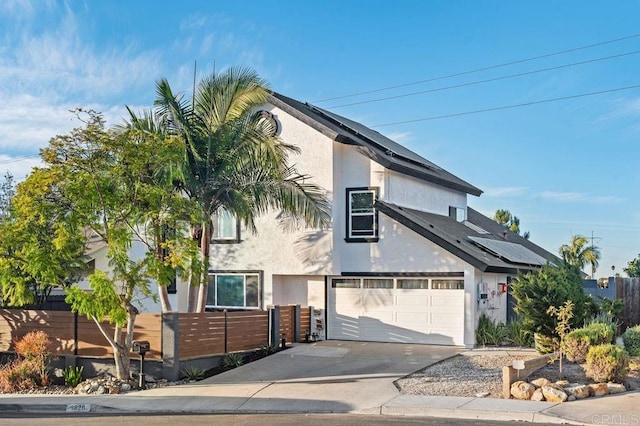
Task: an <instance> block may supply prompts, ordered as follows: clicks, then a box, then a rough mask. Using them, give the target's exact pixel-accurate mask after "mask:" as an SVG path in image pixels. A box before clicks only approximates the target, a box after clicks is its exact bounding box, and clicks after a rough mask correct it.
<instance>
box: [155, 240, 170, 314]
mask: <svg viewBox="0 0 640 426" xmlns="http://www.w3.org/2000/svg"><path fill="white" fill-rule="evenodd" d="M155 240H156V241H155V246H156V259H158V261H159V262H163V263H164V260H165V251H164V249H163V248H162V239H161V238H160V236H159V231H158V230H156V237H155ZM157 284H158V295H159V297H160V306H162V312H171V311H172V310H173V309H172V308H171V301H170V300H169V291H168V290H167V285H166V284H163V283H162V282H161V280H160V277H158V281H157Z"/></svg>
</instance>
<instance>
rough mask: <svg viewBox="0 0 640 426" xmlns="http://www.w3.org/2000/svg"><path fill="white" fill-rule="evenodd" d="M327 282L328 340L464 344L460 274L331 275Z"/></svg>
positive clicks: (462, 289)
mask: <svg viewBox="0 0 640 426" xmlns="http://www.w3.org/2000/svg"><path fill="white" fill-rule="evenodd" d="M329 285H330V287H329V292H328V296H329V297H328V300H327V305H328V312H327V326H328V327H327V336H328V338H330V339H338V340H362V341H371V342H398V343H422V344H436V345H463V344H464V280H463V279H462V278H459V279H451V278H442V279H439V278H333V279H331V280H330V284H329Z"/></svg>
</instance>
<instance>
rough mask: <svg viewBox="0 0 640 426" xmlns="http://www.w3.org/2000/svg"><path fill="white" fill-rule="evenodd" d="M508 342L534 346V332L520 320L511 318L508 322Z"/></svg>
mask: <svg viewBox="0 0 640 426" xmlns="http://www.w3.org/2000/svg"><path fill="white" fill-rule="evenodd" d="M507 342H508V343H510V344H512V345H515V346H522V347H525V348H530V347H531V346H533V334H532V333H531V332H530V331H528V330H526V329H525V328H524V326H523V324H522V321H520V320H511V321H509V322H508V323H507Z"/></svg>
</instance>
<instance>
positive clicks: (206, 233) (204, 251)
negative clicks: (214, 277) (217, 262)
mask: <svg viewBox="0 0 640 426" xmlns="http://www.w3.org/2000/svg"><path fill="white" fill-rule="evenodd" d="M210 248H211V221H207V222H205V223H204V224H203V227H202V237H201V239H200V254H201V256H202V276H201V277H200V284H199V286H198V305H197V311H196V312H204V311H205V307H206V305H207V293H208V290H209V253H210Z"/></svg>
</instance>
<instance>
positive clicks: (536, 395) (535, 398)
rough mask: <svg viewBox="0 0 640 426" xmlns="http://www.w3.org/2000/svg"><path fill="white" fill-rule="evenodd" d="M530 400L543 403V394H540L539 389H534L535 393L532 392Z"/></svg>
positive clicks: (540, 390)
mask: <svg viewBox="0 0 640 426" xmlns="http://www.w3.org/2000/svg"><path fill="white" fill-rule="evenodd" d="M531 400H532V401H544V394H543V393H542V389H540V388H538V389H536V390H535V392H533V395H531Z"/></svg>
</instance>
